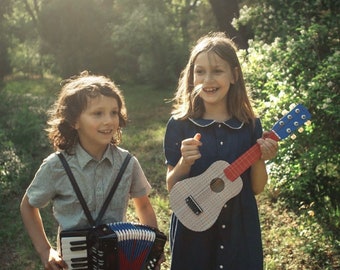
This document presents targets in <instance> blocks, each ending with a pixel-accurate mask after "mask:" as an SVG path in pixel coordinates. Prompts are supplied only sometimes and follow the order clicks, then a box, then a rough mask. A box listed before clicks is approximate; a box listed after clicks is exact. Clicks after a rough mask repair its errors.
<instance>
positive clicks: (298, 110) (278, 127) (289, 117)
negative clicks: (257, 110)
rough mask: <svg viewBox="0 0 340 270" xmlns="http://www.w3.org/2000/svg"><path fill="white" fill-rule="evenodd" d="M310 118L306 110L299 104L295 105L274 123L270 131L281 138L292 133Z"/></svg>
mask: <svg viewBox="0 0 340 270" xmlns="http://www.w3.org/2000/svg"><path fill="white" fill-rule="evenodd" d="M310 118H311V115H310V113H309V112H308V110H307V109H306V108H305V107H304V106H303V105H301V104H298V105H296V106H295V107H294V108H293V109H292V110H291V111H290V112H289V113H287V114H286V115H285V116H283V117H282V118H281V119H280V120H279V121H277V122H276V123H275V125H274V126H273V128H272V132H274V133H275V135H276V136H277V137H278V139H280V140H282V139H284V138H286V137H288V136H290V135H292V134H293V132H294V131H295V130H297V129H298V128H299V127H300V126H302V125H303V124H304V123H305V122H306V121H308V120H309V119H310Z"/></svg>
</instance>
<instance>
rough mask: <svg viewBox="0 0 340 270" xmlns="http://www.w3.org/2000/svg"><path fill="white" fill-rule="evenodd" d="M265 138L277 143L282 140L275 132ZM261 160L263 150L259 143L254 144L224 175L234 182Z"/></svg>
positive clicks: (226, 169) (225, 170)
mask: <svg viewBox="0 0 340 270" xmlns="http://www.w3.org/2000/svg"><path fill="white" fill-rule="evenodd" d="M265 138H270V139H273V140H275V141H279V140H280V138H279V137H278V136H277V135H276V134H275V133H274V132H273V131H271V132H269V134H268V135H267V136H266V137H265ZM260 158H261V149H260V145H259V144H258V143H256V144H254V145H253V146H252V147H251V148H250V149H249V150H248V151H247V152H245V153H244V154H243V155H241V156H240V157H239V158H238V159H236V160H235V161H234V162H233V163H232V164H230V165H229V166H228V167H227V168H225V169H224V174H225V175H226V177H227V178H228V179H229V180H230V181H234V180H235V179H237V177H239V176H240V175H241V174H242V173H243V172H244V171H245V170H247V169H248V168H249V167H250V166H251V165H252V164H254V163H255V162H256V161H257V160H259V159H260Z"/></svg>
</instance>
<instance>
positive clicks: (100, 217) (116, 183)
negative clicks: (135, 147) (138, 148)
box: [95, 153, 132, 225]
mask: <svg viewBox="0 0 340 270" xmlns="http://www.w3.org/2000/svg"><path fill="white" fill-rule="evenodd" d="M131 157H132V156H131V154H129V153H128V154H127V156H126V157H125V160H124V162H123V164H122V167H120V170H119V172H118V175H117V178H116V181H115V182H114V184H113V186H112V188H111V190H110V193H109V195H107V198H106V200H105V202H104V203H103V206H102V209H100V212H99V214H98V217H97V218H96V223H95V225H99V224H100V221H101V219H102V217H103V215H104V213H105V211H106V209H107V207H108V205H109V203H110V201H111V199H112V197H113V194H114V193H115V191H116V189H117V187H118V184H119V182H120V179H122V176H123V173H124V172H125V169H126V167H127V165H128V163H129V161H130V159H131Z"/></svg>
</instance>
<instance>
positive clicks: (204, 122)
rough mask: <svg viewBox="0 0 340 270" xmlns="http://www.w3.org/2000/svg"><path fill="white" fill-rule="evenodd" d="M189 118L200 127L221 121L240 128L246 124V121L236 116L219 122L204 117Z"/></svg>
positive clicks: (230, 126)
mask: <svg viewBox="0 0 340 270" xmlns="http://www.w3.org/2000/svg"><path fill="white" fill-rule="evenodd" d="M189 120H190V121H191V122H192V123H194V124H195V125H197V126H199V127H208V126H211V125H212V124H214V123H220V124H223V125H225V126H227V127H229V128H232V129H240V128H242V127H243V125H244V122H241V121H239V120H237V119H236V118H231V119H228V120H227V121H224V122H217V121H215V120H210V119H202V118H197V119H193V118H189Z"/></svg>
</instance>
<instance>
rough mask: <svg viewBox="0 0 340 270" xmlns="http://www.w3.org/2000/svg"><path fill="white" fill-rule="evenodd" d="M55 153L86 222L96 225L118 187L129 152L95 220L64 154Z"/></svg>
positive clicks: (128, 159)
mask: <svg viewBox="0 0 340 270" xmlns="http://www.w3.org/2000/svg"><path fill="white" fill-rule="evenodd" d="M57 155H58V157H59V159H60V161H61V163H62V164H63V166H64V169H65V171H66V173H67V175H68V177H69V179H70V181H71V184H72V186H73V189H74V191H75V192H76V194H77V197H78V200H79V202H80V204H81V206H82V207H83V209H84V212H85V215H86V218H87V220H88V222H89V223H90V225H91V226H92V227H94V226H96V225H98V224H99V222H100V220H101V219H102V217H103V215H104V213H105V211H106V209H107V207H108V205H109V203H110V201H111V199H112V197H113V194H114V193H115V191H116V189H117V187H118V184H119V182H120V179H121V178H122V175H123V173H124V171H125V169H126V167H127V165H128V163H129V161H130V159H131V154H129V153H128V155H127V156H126V158H125V160H124V162H123V165H122V167H121V168H120V170H119V173H118V175H117V179H116V181H115V183H114V184H113V186H112V188H111V190H110V193H109V195H108V196H107V198H106V200H105V202H104V204H103V206H102V208H101V210H100V212H99V215H98V217H97V219H96V221H94V219H93V217H92V215H91V213H90V210H89V208H88V207H87V204H86V202H85V199H84V197H83V195H82V194H81V191H80V189H79V186H78V184H77V182H76V180H75V178H74V176H73V173H72V171H71V169H70V166H69V165H68V163H67V161H66V159H65V157H64V155H63V154H62V153H60V152H58V153H57Z"/></svg>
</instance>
